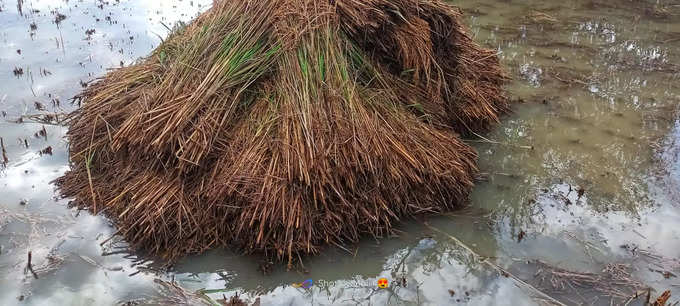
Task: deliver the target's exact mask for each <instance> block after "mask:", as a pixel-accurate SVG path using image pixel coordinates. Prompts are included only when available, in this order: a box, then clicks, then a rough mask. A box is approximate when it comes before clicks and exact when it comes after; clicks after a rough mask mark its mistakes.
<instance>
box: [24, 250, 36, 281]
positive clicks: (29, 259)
mask: <svg viewBox="0 0 680 306" xmlns="http://www.w3.org/2000/svg"><path fill="white" fill-rule="evenodd" d="M31 257H32V256H31V251H28V263H27V264H26V270H28V271H31V273H32V274H33V277H35V279H38V273H35V271H33V263H31V260H32V258H31Z"/></svg>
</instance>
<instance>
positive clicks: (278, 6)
mask: <svg viewBox="0 0 680 306" xmlns="http://www.w3.org/2000/svg"><path fill="white" fill-rule="evenodd" d="M460 20H461V16H460V13H459V12H458V11H457V10H456V9H455V8H453V7H451V6H449V5H446V4H443V3H441V2H439V1H435V0H398V1H385V0H370V1H358V0H356V1H355V0H345V1H329V2H323V1H312V0H286V1H273V0H261V1H253V0H234V1H221V2H218V3H217V5H216V6H215V7H213V8H212V9H211V10H210V11H208V12H206V13H204V14H203V15H201V16H199V17H198V19H197V20H195V21H194V22H192V23H191V24H190V25H188V26H187V27H186V28H183V29H178V30H177V31H176V32H175V33H174V34H172V35H171V36H170V37H169V38H168V39H166V41H165V42H164V43H163V44H161V45H160V46H159V47H158V48H157V49H156V50H155V51H154V52H153V54H152V55H151V56H150V57H148V58H146V59H144V60H142V61H140V62H139V63H137V64H136V65H133V66H130V67H126V68H122V69H118V70H115V71H112V72H110V73H109V74H107V75H106V76H105V77H104V78H102V79H100V80H98V81H97V82H96V83H94V84H93V85H92V86H90V87H89V88H87V89H86V90H85V91H83V92H82V93H81V94H80V95H79V96H78V97H77V98H78V99H79V101H80V102H81V103H82V107H81V108H80V109H79V110H78V111H76V112H74V113H73V114H71V115H70V117H69V124H70V130H69V132H68V138H69V140H70V152H71V162H72V165H71V170H70V171H69V172H67V173H66V174H65V175H64V176H63V177H62V178H60V179H59V180H58V181H57V182H58V184H59V186H60V188H61V191H62V193H63V195H64V196H69V197H74V198H75V199H76V203H77V204H78V205H79V206H81V207H87V208H89V209H91V210H92V211H93V212H95V213H99V212H104V213H105V214H106V215H108V216H109V217H110V218H112V219H114V220H115V221H116V223H117V226H118V227H119V230H120V232H121V233H122V234H123V236H124V237H125V238H126V239H127V240H128V241H129V242H130V243H131V245H132V246H133V247H136V248H139V249H145V250H147V251H150V252H151V253H152V254H156V255H161V256H163V257H166V258H168V259H176V258H178V257H179V256H182V255H183V254H186V253H194V252H202V251H204V250H206V249H208V248H214V247H223V246H232V247H239V248H242V249H243V250H244V251H247V252H253V251H256V252H263V253H265V254H266V255H268V256H270V257H276V258H279V259H283V258H286V259H288V261H289V263H290V262H291V261H292V260H293V258H294V256H295V255H299V254H309V253H317V252H318V251H319V248H320V247H321V246H323V245H324V244H335V245H340V244H343V243H348V242H354V241H357V240H358V239H359V237H360V236H361V235H365V234H370V235H372V236H374V237H382V236H385V235H387V234H390V233H392V232H393V228H394V223H395V222H397V221H399V220H400V219H401V218H404V217H409V216H413V215H417V214H423V213H438V212H442V211H446V210H450V209H453V208H455V207H456V206H458V205H461V204H462V203H463V202H464V201H465V200H466V198H467V195H468V192H469V190H470V189H471V188H472V186H473V177H474V175H475V174H476V172H477V168H476V163H475V159H476V153H475V152H474V150H473V149H472V148H470V147H469V146H468V145H466V144H464V143H463V142H462V141H461V140H460V139H459V138H458V133H466V132H468V131H479V130H483V129H486V128H488V127H489V125H490V124H491V123H494V122H497V121H498V116H499V115H500V114H502V113H503V112H505V111H507V109H508V105H507V103H508V102H507V99H506V98H505V97H504V96H503V93H502V89H501V86H502V84H503V82H504V80H505V76H504V75H503V73H502V72H501V70H500V65H499V63H498V59H497V58H496V56H495V54H494V52H493V51H490V50H486V49H483V48H481V47H479V46H478V45H476V44H475V43H474V42H473V41H472V40H471V39H470V37H469V36H467V34H465V31H464V28H463V26H462V25H461V24H460ZM295 257H296V256H295Z"/></svg>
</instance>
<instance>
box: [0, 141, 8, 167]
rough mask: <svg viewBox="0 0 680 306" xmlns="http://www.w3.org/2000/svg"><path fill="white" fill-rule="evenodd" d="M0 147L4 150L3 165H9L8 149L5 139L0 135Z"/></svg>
mask: <svg viewBox="0 0 680 306" xmlns="http://www.w3.org/2000/svg"><path fill="white" fill-rule="evenodd" d="M0 149H1V150H2V165H3V166H5V167H6V166H7V163H8V162H9V159H8V158H7V151H5V140H4V139H2V137H0Z"/></svg>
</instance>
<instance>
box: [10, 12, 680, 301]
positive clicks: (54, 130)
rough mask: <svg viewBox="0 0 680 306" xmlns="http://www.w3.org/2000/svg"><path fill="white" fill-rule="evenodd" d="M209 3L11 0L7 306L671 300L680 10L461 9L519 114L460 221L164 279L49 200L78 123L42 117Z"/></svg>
mask: <svg viewBox="0 0 680 306" xmlns="http://www.w3.org/2000/svg"><path fill="white" fill-rule="evenodd" d="M210 4H211V1H209V0H201V1H188V0H174V1H171V0H168V1H158V2H155V1H141V0H120V1H118V0H109V1H100V0H97V1H95V0H91V1H73V0H72V1H61V0H59V1H58V0H54V1H48V0H23V1H22V0H18V1H15V0H0V44H1V45H2V48H0V137H2V139H3V143H4V146H5V149H6V156H7V159H8V163H7V165H6V166H5V167H3V166H0V305H55V304H56V305H90V304H95V303H96V304H99V305H111V304H119V303H120V304H125V303H128V304H136V303H138V304H144V303H147V304H154V303H156V304H175V303H188V304H201V303H206V304H210V303H216V302H218V300H220V299H222V298H223V296H226V297H227V298H229V297H230V296H232V295H234V294H235V293H236V292H238V293H239V294H240V296H241V298H243V299H244V300H249V301H250V302H251V303H253V302H255V301H256V299H257V298H259V301H260V303H261V304H262V305H310V304H313V305H331V304H333V305H355V304H360V305H369V304H370V305H384V304H394V305H418V304H422V305H448V304H472V305H508V304H514V305H518V304H522V305H524V304H527V305H533V304H558V303H563V304H567V305H577V304H588V305H590V304H594V305H610V304H625V303H630V305H641V304H642V303H643V302H644V300H645V298H646V297H645V296H646V294H647V291H648V290H647V288H651V290H650V295H651V297H652V298H656V297H657V296H659V295H660V294H661V293H662V292H663V291H664V290H671V291H672V293H673V294H675V295H674V296H673V297H671V299H670V302H675V301H678V296H680V278H678V276H680V259H678V258H679V257H680V226H678V225H680V121H679V120H678V113H677V112H678V110H679V106H678V105H679V103H678V102H680V82H678V79H679V78H680V1H662V0H658V1H623V0H613V1H604V0H598V1H587V0H578V1H535V0H531V1H522V2H518V1H502V0H483V1H456V2H455V4H456V5H459V6H460V7H461V8H463V10H464V12H465V16H466V18H465V21H466V22H467V24H468V25H469V26H470V28H471V31H472V33H473V34H474V35H475V39H476V40H477V41H478V42H480V43H482V44H484V45H485V46H487V47H490V48H495V49H497V50H498V51H499V56H500V57H501V58H502V61H503V64H504V66H505V67H506V68H507V70H508V72H509V73H510V74H511V75H512V77H513V79H514V80H513V82H512V83H511V84H510V85H509V86H508V90H509V94H510V96H512V97H513V98H514V99H516V100H518V101H520V102H521V103H520V104H518V105H516V107H515V112H514V113H513V114H511V115H509V116H507V117H506V118H504V122H503V123H502V124H501V125H499V126H498V128H497V129H495V130H494V131H493V132H492V133H490V134H488V135H484V136H485V138H486V139H487V140H483V139H482V140H480V139H470V140H469V141H470V142H471V143H473V144H474V145H475V146H476V148H477V149H478V151H479V153H480V167H481V170H482V172H484V179H485V180H484V181H483V182H480V183H479V184H478V186H477V187H476V188H475V190H474V192H473V194H472V197H471V203H470V206H469V207H468V208H466V209H464V210H462V211H458V212H453V213H450V214H448V215H445V216H441V217H436V218H428V219H427V220H426V221H427V223H424V222H423V221H409V222H406V223H404V224H403V225H402V226H401V227H400V229H401V230H403V234H402V235H400V236H399V237H394V238H390V239H383V240H380V241H374V240H370V239H366V240H365V241H362V242H361V243H359V244H357V245H351V246H347V248H348V251H349V252H351V253H352V254H349V253H348V252H346V251H344V250H336V249H330V250H328V252H325V253H324V254H322V255H320V256H318V257H315V258H311V259H308V260H307V261H305V263H304V264H305V267H304V268H299V269H296V270H294V271H285V269H284V268H283V267H280V268H274V270H273V271H271V273H270V274H269V275H267V276H263V275H262V273H261V272H260V271H259V267H260V265H261V264H262V263H261V261H260V259H259V258H257V257H253V256H240V255H237V254H233V253H231V252H229V251H228V250H215V251H211V252H208V253H206V254H204V255H200V256H193V257H191V258H187V259H186V260H183V261H181V262H180V263H178V264H177V265H175V266H172V267H170V268H169V269H162V270H160V269H159V268H158V264H156V263H153V262H149V261H145V259H143V258H140V257H137V256H136V255H135V254H130V253H129V252H127V251H126V248H125V242H124V241H120V240H118V238H113V239H110V240H107V239H108V238H109V237H111V235H112V234H113V233H115V229H114V228H113V227H112V226H111V225H110V224H109V223H108V221H107V219H105V218H104V217H101V216H92V215H91V214H89V213H87V212H85V211H82V212H79V211H77V210H75V209H70V208H68V205H67V204H68V199H65V200H60V199H57V198H56V193H55V191H54V186H53V185H52V184H50V181H52V180H53V179H55V178H57V177H59V176H60V175H61V174H62V173H63V172H64V171H66V170H67V169H68V154H67V145H68V144H67V143H66V142H65V140H64V138H63V135H64V133H65V131H66V129H65V128H64V127H61V126H58V125H51V124H46V123H41V122H39V120H40V118H41V117H40V116H36V115H38V114H42V115H45V114H55V113H56V114H63V113H66V112H69V111H72V110H74V109H75V108H74V106H72V105H71V104H70V103H69V98H70V97H72V96H73V95H74V94H76V93H77V92H78V91H79V90H80V89H82V86H84V85H86V84H85V83H86V82H88V81H91V80H93V79H94V78H96V77H99V76H102V75H103V74H104V73H105V72H106V70H107V69H109V68H116V67H120V66H121V65H130V64H132V63H133V62H134V61H135V60H136V59H138V58H139V57H142V56H145V55H147V54H149V53H150V51H151V50H153V48H154V47H155V46H157V45H158V44H159V43H160V41H161V39H162V37H165V36H166V35H167V34H168V29H167V28H166V26H167V27H172V26H173V24H175V23H176V22H177V21H189V20H191V19H192V18H193V17H195V16H196V15H197V14H198V13H200V12H202V11H204V10H206V9H208V8H209V7H210ZM57 118H59V117H57ZM48 147H51V150H47V148H48ZM41 151H42V153H41ZM0 154H1V153H0ZM2 161H3V160H2V156H1V155H0V162H2ZM29 251H30V252H31V254H32V262H33V266H34V271H35V272H36V274H37V276H38V278H36V277H35V276H33V275H32V273H31V272H30V271H25V269H24V267H25V266H26V263H27V253H28V252H29ZM381 277H385V278H387V279H388V280H389V281H390V287H389V288H388V289H378V288H377V286H376V282H377V279H379V278H381ZM306 279H313V282H314V285H313V286H312V287H311V288H309V289H304V288H296V287H295V286H292V284H293V283H299V282H302V281H304V280H306ZM173 280H174V285H173V283H172V281H173ZM617 284H618V285H617ZM199 289H205V290H202V291H198V290H199ZM197 291H198V292H199V293H200V294H188V293H189V292H197ZM636 293H638V294H637V295H639V296H640V297H639V298H636Z"/></svg>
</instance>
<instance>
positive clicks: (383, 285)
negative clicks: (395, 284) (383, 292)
mask: <svg viewBox="0 0 680 306" xmlns="http://www.w3.org/2000/svg"><path fill="white" fill-rule="evenodd" d="M387 284H388V282H387V279H386V278H384V277H383V278H381V279H378V288H380V289H385V288H387Z"/></svg>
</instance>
